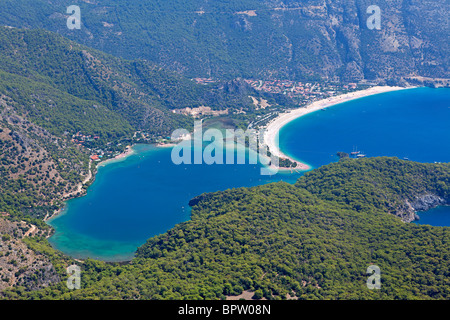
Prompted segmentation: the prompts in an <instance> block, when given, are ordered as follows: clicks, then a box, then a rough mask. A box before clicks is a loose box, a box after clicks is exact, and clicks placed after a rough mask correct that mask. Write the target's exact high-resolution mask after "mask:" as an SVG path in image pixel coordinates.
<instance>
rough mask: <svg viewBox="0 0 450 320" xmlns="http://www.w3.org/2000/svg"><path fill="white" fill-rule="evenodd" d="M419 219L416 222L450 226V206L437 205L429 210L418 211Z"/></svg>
mask: <svg viewBox="0 0 450 320" xmlns="http://www.w3.org/2000/svg"><path fill="white" fill-rule="evenodd" d="M418 215H419V217H420V220H419V221H414V223H416V224H428V225H431V226H435V227H448V226H450V206H443V207H437V208H434V209H431V210H428V211H421V212H418Z"/></svg>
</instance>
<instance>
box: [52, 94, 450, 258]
mask: <svg viewBox="0 0 450 320" xmlns="http://www.w3.org/2000/svg"><path fill="white" fill-rule="evenodd" d="M449 121H450V90H448V89H430V88H418V89H411V90H405V91H398V92H390V93H385V94H379V95H375V96H370V97H366V98H362V99H358V100H354V101H350V102H346V103H343V104H340V105H337V106H333V107H330V108H328V109H326V111H317V112H315V113H311V114H308V115H306V116H304V117H301V118H299V119H297V120H295V121H293V122H291V123H289V124H288V125H286V126H285V127H283V128H282V130H281V131H280V134H279V140H280V142H279V143H280V148H281V150H283V152H284V153H286V154H288V155H290V156H292V157H293V158H296V159H299V160H302V161H304V162H306V163H308V164H310V165H311V166H312V167H315V168H317V167H319V166H322V165H325V164H328V163H330V162H333V161H337V160H338V158H337V156H336V152H338V151H343V152H351V151H353V150H354V149H355V148H357V149H358V150H360V151H362V152H364V153H365V154H367V156H396V157H399V158H404V157H407V158H409V159H410V160H413V161H419V162H435V161H438V162H448V161H449V160H450V148H449V143H448V142H449V141H450V126H449V125H448V124H449ZM135 150H136V154H134V155H132V156H130V157H128V158H127V159H126V160H124V161H120V162H115V163H111V164H108V165H107V166H104V167H101V168H100V169H99V172H98V174H97V176H96V180H95V182H94V183H93V185H92V186H91V187H90V188H89V189H88V193H87V195H86V196H84V197H82V198H78V199H73V200H70V201H68V202H67V205H66V208H65V210H64V211H63V212H62V214H60V215H59V216H57V217H56V218H53V219H52V220H50V221H49V224H51V225H52V226H53V227H55V230H56V232H55V234H54V235H53V236H52V237H51V238H50V242H51V243H52V245H53V246H54V247H56V248H57V249H59V250H61V251H63V252H65V253H67V254H69V255H71V256H73V257H77V258H86V257H91V258H96V259H101V260H106V261H122V260H128V259H130V258H132V257H133V254H134V251H135V250H136V248H137V247H138V246H140V245H142V244H143V243H144V242H145V241H146V239H148V238H150V237H152V236H154V235H158V234H161V233H164V232H166V231H167V230H169V229H170V228H172V227H173V226H175V225H176V224H177V223H180V222H183V221H187V220H188V219H189V217H190V209H189V206H188V202H189V200H190V199H192V198H193V197H195V196H197V195H199V194H201V193H204V192H214V191H219V190H225V189H228V188H234V187H250V186H255V185H260V184H265V183H269V182H274V181H279V180H284V181H287V182H294V181H295V180H296V179H297V178H298V177H299V174H289V173H279V174H277V175H275V176H272V177H269V176H262V175H260V167H261V165H249V164H246V165H237V164H236V165H206V164H203V165H179V166H177V165H175V164H173V163H172V161H171V149H170V148H157V147H153V146H145V145H138V146H136V147H135ZM444 208H446V209H448V207H444ZM430 214H433V212H431V213H430V212H428V213H426V214H423V215H424V216H425V215H430ZM438 215H439V218H437V219H438V220H439V219H440V221H443V220H442V219H443V218H442V217H444V216H445V217H450V210H448V211H447V213H445V212H444V213H443V212H442V211H439V213H438ZM426 221H427V220H426V219H422V220H421V221H420V222H419V223H423V222H424V223H426ZM446 221H447V222H446V223H447V224H446V225H450V224H448V223H449V222H448V220H446Z"/></svg>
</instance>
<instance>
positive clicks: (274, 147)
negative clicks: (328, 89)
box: [264, 86, 410, 171]
mask: <svg viewBox="0 0 450 320" xmlns="http://www.w3.org/2000/svg"><path fill="white" fill-rule="evenodd" d="M404 89H410V88H403V87H389V86H378V87H372V88H369V89H366V90H361V91H356V92H351V93H347V94H343V95H339V96H336V97H330V98H328V99H323V100H319V101H316V102H313V103H311V104H310V105H308V106H306V107H303V108H299V109H295V110H291V111H290V112H287V113H283V114H280V115H279V116H278V117H277V118H275V119H274V120H272V121H271V122H270V123H269V124H268V125H267V127H266V129H265V132H264V142H265V144H266V145H267V146H268V148H269V150H270V152H271V153H272V154H273V155H275V156H278V157H279V158H285V159H289V160H291V161H293V162H296V163H297V167H296V168H295V169H296V170H302V171H305V170H309V169H311V167H310V166H309V165H307V164H306V163H302V162H300V161H299V160H297V159H293V158H291V157H288V156H287V155H285V154H284V153H283V152H281V150H280V148H279V146H278V141H277V135H278V132H279V131H280V129H281V128H282V127H284V126H285V125H286V124H288V123H289V122H291V121H292V120H295V119H297V118H300V117H302V116H304V115H306V114H309V113H311V112H315V111H318V110H321V109H323V108H328V107H331V106H334V105H337V104H340V103H343V102H347V101H351V100H355V99H359V98H363V97H367V96H371V95H375V94H379V93H384V92H390V91H398V90H404ZM280 169H283V168H280Z"/></svg>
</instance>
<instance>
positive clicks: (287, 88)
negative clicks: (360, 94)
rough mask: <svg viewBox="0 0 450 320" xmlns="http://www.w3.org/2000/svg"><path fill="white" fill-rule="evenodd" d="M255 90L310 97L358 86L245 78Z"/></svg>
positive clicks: (352, 84)
mask: <svg viewBox="0 0 450 320" xmlns="http://www.w3.org/2000/svg"><path fill="white" fill-rule="evenodd" d="M244 81H245V82H246V83H248V84H249V85H250V86H252V87H253V88H254V89H255V90H258V91H263V92H268V93H276V94H285V95H288V96H289V97H299V96H303V97H304V98H308V97H310V96H322V95H332V94H334V93H335V92H337V91H342V90H355V89H356V88H357V86H358V85H357V84H356V83H349V84H346V85H338V84H332V83H311V82H300V81H290V80H271V81H264V80H244Z"/></svg>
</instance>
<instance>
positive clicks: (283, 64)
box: [0, 0, 450, 81]
mask: <svg viewBox="0 0 450 320" xmlns="http://www.w3.org/2000/svg"><path fill="white" fill-rule="evenodd" d="M374 4H376V5H377V6H379V8H380V10H381V30H376V29H375V30H369V29H368V28H367V26H366V21H367V19H368V18H369V16H370V14H368V13H367V9H368V7H369V6H370V5H374ZM69 5H78V6H80V8H81V14H82V18H81V20H82V21H81V22H82V28H81V30H68V28H67V27H66V20H67V18H68V16H69V14H67V13H66V11H67V7H68V6H69ZM449 14H450V6H449V3H448V1H445V0H426V1H407V0H380V1H377V2H376V3H374V2H373V1H368V0H338V1H336V0H306V1H294V0H284V1H272V0H270V1H269V0H264V1H256V0H239V1H237V0H234V1H229V0H214V1H207V0H190V1H184V0H143V1H131V0H97V1H83V0H56V1H51V2H49V1H45V0H34V1H28V0H3V1H1V2H0V24H3V25H9V26H13V27H19V28H23V27H26V28H44V29H48V30H51V31H54V32H58V33H61V34H63V35H65V36H67V37H69V38H71V39H74V40H75V41H77V42H79V43H83V44H86V45H88V46H91V47H94V48H97V49H100V50H103V51H106V52H108V53H111V54H114V55H117V56H122V57H125V58H129V59H135V58H143V59H146V60H149V61H152V62H155V63H157V64H160V65H162V66H164V67H167V68H169V69H172V70H175V71H178V72H181V73H184V74H186V75H189V76H196V77H200V76H205V77H209V76H212V77H215V78H235V77H245V78H256V79H274V78H275V79H288V78H289V79H292V80H304V79H320V78H321V79H340V80H353V81H356V80H361V79H373V80H380V79H381V80H382V79H394V80H395V79H398V78H400V77H407V78H411V77H419V78H420V77H431V78H450V75H449V68H448V66H449V60H448V59H449V58H448V57H449V55H448V53H449V42H448V37H446V36H444V35H446V34H447V35H448V16H449Z"/></svg>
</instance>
